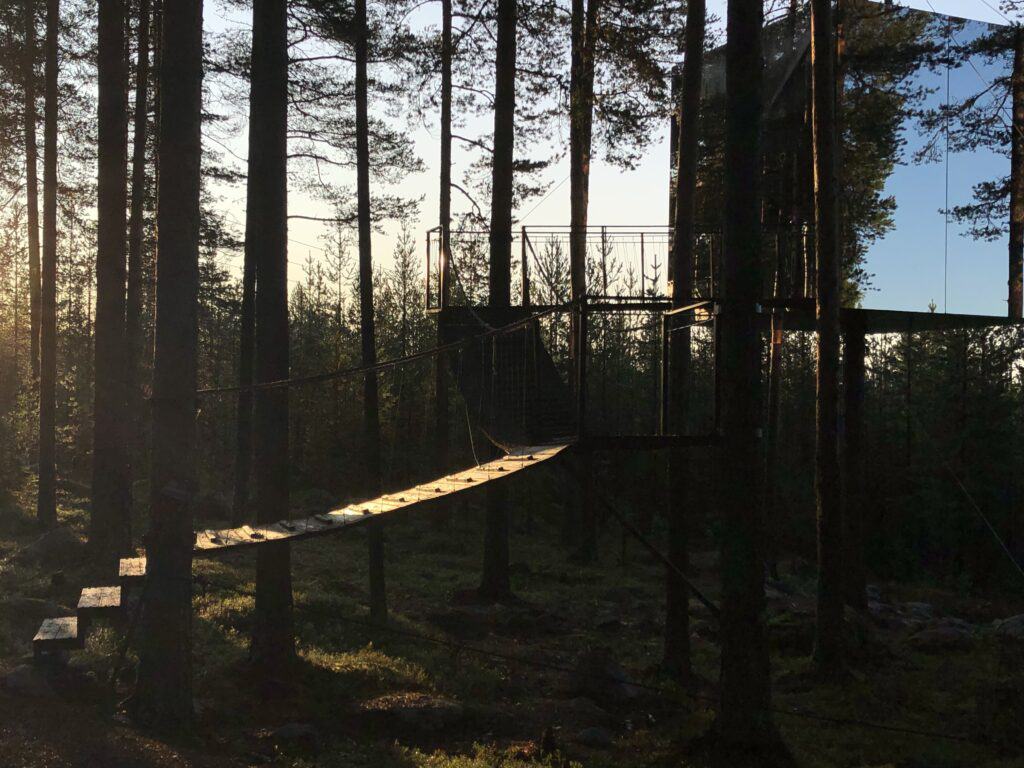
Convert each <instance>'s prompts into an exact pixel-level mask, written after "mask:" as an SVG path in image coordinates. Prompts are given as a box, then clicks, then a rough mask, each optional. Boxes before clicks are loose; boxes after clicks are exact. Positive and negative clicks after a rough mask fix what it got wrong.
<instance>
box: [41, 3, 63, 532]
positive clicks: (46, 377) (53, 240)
mask: <svg viewBox="0 0 1024 768" xmlns="http://www.w3.org/2000/svg"><path fill="white" fill-rule="evenodd" d="M59 24H60V0H46V41H45V43H44V57H45V60H46V64H45V66H46V73H45V85H44V88H45V93H44V98H45V102H44V106H43V260H42V265H41V273H40V288H39V495H38V498H37V502H36V517H37V518H38V520H39V523H40V524H41V525H43V526H46V527H50V526H53V525H55V524H56V523H57V471H56V466H55V464H54V461H55V441H56V434H55V432H56V423H55V421H56V419H55V417H56V397H57V394H56V393H57V109H58V99H59V98H60V97H59V94H58V93H57V43H58V41H57V34H58V32H57V29H58V26H59Z"/></svg>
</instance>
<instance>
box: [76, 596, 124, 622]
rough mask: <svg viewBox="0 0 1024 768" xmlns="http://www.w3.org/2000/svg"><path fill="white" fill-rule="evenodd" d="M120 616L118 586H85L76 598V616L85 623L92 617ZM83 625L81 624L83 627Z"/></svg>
mask: <svg viewBox="0 0 1024 768" xmlns="http://www.w3.org/2000/svg"><path fill="white" fill-rule="evenodd" d="M120 616H121V588H120V587H86V588H85V589H83V590H82V596H81V597H80V598H78V618H80V619H81V620H82V621H83V622H84V623H85V625H87V624H88V623H89V622H91V621H92V620H93V619H99V618H119V617H120ZM84 628H85V626H83V629H84Z"/></svg>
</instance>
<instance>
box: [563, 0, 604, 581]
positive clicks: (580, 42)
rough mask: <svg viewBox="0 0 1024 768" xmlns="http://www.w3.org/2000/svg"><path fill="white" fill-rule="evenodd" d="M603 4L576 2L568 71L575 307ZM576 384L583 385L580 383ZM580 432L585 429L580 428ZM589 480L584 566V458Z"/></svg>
mask: <svg viewBox="0 0 1024 768" xmlns="http://www.w3.org/2000/svg"><path fill="white" fill-rule="evenodd" d="M600 5H601V0H589V2H587V0H572V62H571V69H570V72H569V79H570V85H569V94H570V102H571V103H570V105H569V211H570V212H569V216H570V218H569V222H570V226H569V272H570V288H571V294H572V299H573V301H574V302H581V301H583V298H584V295H585V294H586V290H587V286H586V279H587V278H586V274H587V211H588V208H589V205H590V155H591V148H592V143H593V141H592V137H593V124H594V65H595V50H594V48H595V45H596V42H597V18H598V13H599V12H600ZM579 323H580V318H579V317H578V316H577V314H575V313H574V314H573V315H572V322H571V324H572V327H573V331H572V333H571V335H570V339H571V340H572V353H573V354H572V358H573V368H574V370H577V369H578V366H579V365H580V356H581V355H582V354H584V350H583V348H582V344H583V342H585V338H584V337H582V336H581V335H580V333H579V327H578V326H579ZM574 379H575V380H576V381H577V382H578V384H579V385H580V386H583V382H582V378H581V377H579V376H575V377H574ZM580 427H581V429H582V428H583V425H580ZM581 469H582V472H583V477H584V478H585V480H584V483H583V496H582V498H581V499H580V504H581V506H582V510H581V512H582V514H581V515H580V522H581V524H582V531H579V534H580V535H579V550H578V552H577V555H578V557H579V559H580V560H581V561H582V562H590V561H592V560H593V559H594V558H595V557H596V556H597V518H596V515H595V509H594V506H595V505H594V499H593V493H592V489H593V483H592V482H591V478H592V475H593V471H594V456H593V453H592V452H590V451H586V452H585V453H584V454H583V456H582V468H581Z"/></svg>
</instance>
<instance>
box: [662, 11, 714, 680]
mask: <svg viewBox="0 0 1024 768" xmlns="http://www.w3.org/2000/svg"><path fill="white" fill-rule="evenodd" d="M686 11H687V12H686V58H685V59H684V60H683V83H682V88H683V94H682V101H681V103H680V107H679V118H678V119H679V138H678V147H679V159H678V160H677V162H676V195H675V198H676V204H675V221H674V222H673V235H672V263H673V265H674V266H673V269H672V272H673V277H672V308H673V309H679V308H681V307H684V306H686V305H687V304H688V303H689V302H690V301H692V299H693V272H694V254H693V250H694V235H695V232H694V229H695V226H694V217H695V215H696V209H695V197H696V192H697V148H698V139H699V133H700V128H699V126H700V91H701V80H702V78H703V73H704V37H705V17H706V8H705V3H704V0H690V1H689V3H687V6H686ZM681 319H682V320H683V323H681V324H685V322H686V318H681ZM669 328H670V334H671V335H670V336H669V360H668V362H669V393H670V394H669V397H670V399H669V424H668V426H669V431H670V432H672V433H674V434H681V433H683V432H685V430H686V429H687V426H688V416H689V386H690V382H689V378H690V329H689V328H683V327H680V328H676V329H672V328H671V324H670V326H669ZM690 484H691V473H690V466H689V462H688V456H687V455H686V452H685V450H683V449H678V448H677V449H674V450H673V451H672V452H671V454H670V456H669V505H668V515H669V517H668V524H669V542H668V549H669V553H668V554H669V558H670V560H671V561H672V563H673V564H674V565H675V566H676V568H678V569H679V570H681V571H684V570H686V567H687V563H688V556H687V552H686V548H687V543H688V535H687V534H688V532H687V523H686V510H687V508H688V507H690V506H691V499H690V495H689V488H690ZM689 603H690V592H689V589H688V588H687V586H686V584H685V583H683V581H682V580H681V579H680V578H679V577H678V575H676V572H675V571H673V570H672V569H666V571H665V649H664V664H665V666H666V668H667V669H669V670H671V671H672V672H673V673H674V674H676V675H678V676H679V677H688V676H689V674H690V614H689Z"/></svg>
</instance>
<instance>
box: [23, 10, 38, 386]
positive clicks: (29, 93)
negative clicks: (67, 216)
mask: <svg viewBox="0 0 1024 768" xmlns="http://www.w3.org/2000/svg"><path fill="white" fill-rule="evenodd" d="M23 10H24V14H25V59H24V62H23V71H24V75H23V76H24V78H25V198H26V203H27V215H28V296H29V300H28V302H29V303H28V306H29V350H30V351H29V356H30V358H31V366H32V381H33V382H36V383H38V380H39V179H38V177H37V176H36V174H37V166H38V160H39V157H38V155H39V149H38V144H37V143H36V122H37V121H38V119H39V115H38V112H37V111H36V10H35V2H34V0H24V9H23Z"/></svg>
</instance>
